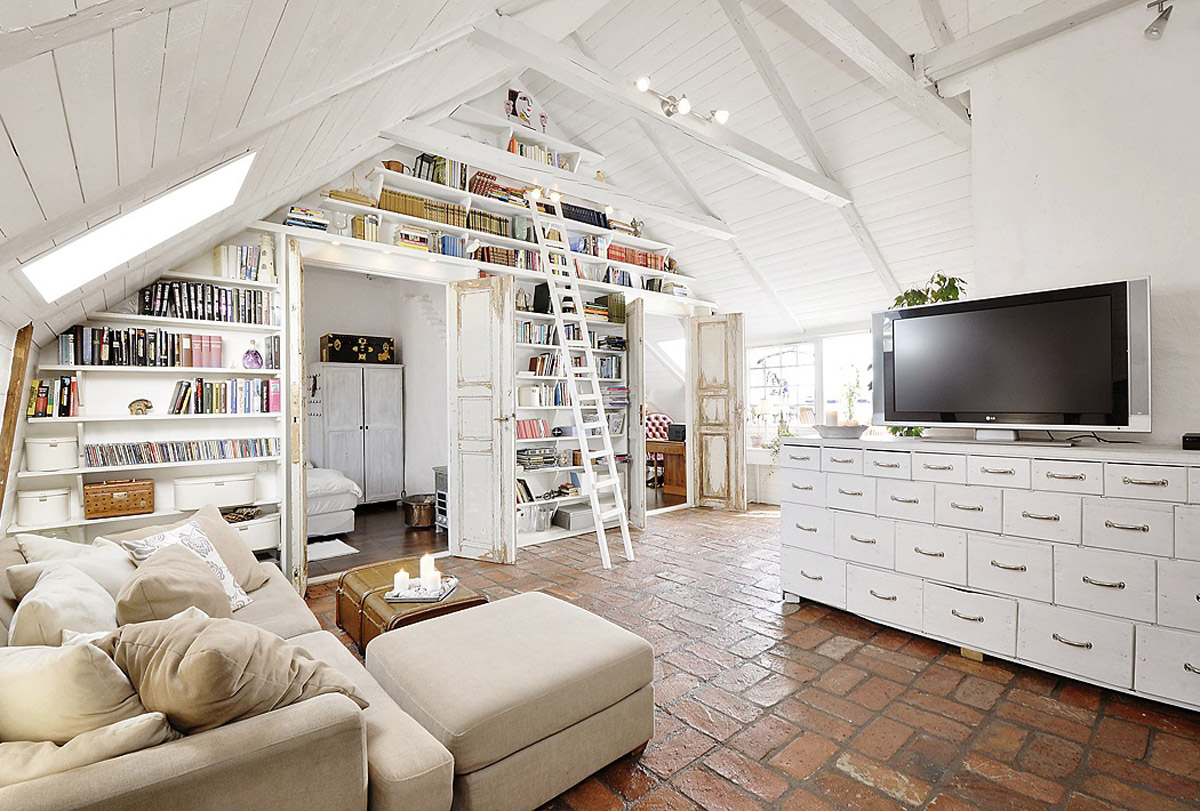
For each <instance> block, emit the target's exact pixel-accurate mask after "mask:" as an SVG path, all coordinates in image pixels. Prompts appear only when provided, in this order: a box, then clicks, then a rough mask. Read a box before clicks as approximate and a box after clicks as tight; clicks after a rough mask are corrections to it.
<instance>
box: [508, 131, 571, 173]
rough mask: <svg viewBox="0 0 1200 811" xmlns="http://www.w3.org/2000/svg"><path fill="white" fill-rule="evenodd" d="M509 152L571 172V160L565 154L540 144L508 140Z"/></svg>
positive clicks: (514, 139)
mask: <svg viewBox="0 0 1200 811" xmlns="http://www.w3.org/2000/svg"><path fill="white" fill-rule="evenodd" d="M508 151H509V152H511V153H513V154H514V155H520V156H521V157H522V158H528V159H529V160H531V161H533V162H534V163H544V164H546V165H547V166H555V167H557V168H559V169H565V170H567V171H568V172H569V171H571V159H570V156H569V155H568V154H567V153H565V152H557V151H555V150H553V149H546V148H545V147H544V146H539V145H538V144H527V143H525V142H523V141H518V140H517V139H516V138H510V139H509V140H508Z"/></svg>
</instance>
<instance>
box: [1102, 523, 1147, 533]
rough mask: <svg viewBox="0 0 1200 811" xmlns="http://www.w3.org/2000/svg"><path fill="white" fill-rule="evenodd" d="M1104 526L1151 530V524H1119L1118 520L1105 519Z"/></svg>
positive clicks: (1130, 529)
mask: <svg viewBox="0 0 1200 811" xmlns="http://www.w3.org/2000/svg"><path fill="white" fill-rule="evenodd" d="M1104 526H1106V527H1108V528H1109V529H1127V530H1129V531H1130V532H1149V531H1150V525H1149V524H1118V523H1117V522H1116V521H1105V522H1104Z"/></svg>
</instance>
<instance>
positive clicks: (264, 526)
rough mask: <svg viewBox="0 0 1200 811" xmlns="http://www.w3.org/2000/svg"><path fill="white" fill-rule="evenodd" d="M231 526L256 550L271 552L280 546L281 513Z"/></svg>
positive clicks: (247, 544)
mask: <svg viewBox="0 0 1200 811" xmlns="http://www.w3.org/2000/svg"><path fill="white" fill-rule="evenodd" d="M229 526H231V527H233V529H234V530H235V531H236V532H237V533H238V535H239V536H240V537H241V539H242V541H243V542H244V543H245V544H246V546H248V547H250V549H251V550H252V551H254V552H270V551H274V550H276V549H278V548H279V513H275V514H273V515H265V516H263V517H262V518H255V519H254V520H253V521H242V522H240V523H237V524H230V525H229Z"/></svg>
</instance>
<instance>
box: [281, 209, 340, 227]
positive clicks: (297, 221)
mask: <svg viewBox="0 0 1200 811" xmlns="http://www.w3.org/2000/svg"><path fill="white" fill-rule="evenodd" d="M283 224H284V225H298V226H300V227H301V228H312V229H313V230H316V231H328V230H329V217H328V216H327V215H326V214H325V212H324V211H320V210H318V209H315V208H300V207H298V206H292V207H291V208H290V209H289V210H288V215H287V217H286V218H285V219H284V221H283Z"/></svg>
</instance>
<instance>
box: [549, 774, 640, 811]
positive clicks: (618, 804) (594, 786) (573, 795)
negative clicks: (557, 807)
mask: <svg viewBox="0 0 1200 811" xmlns="http://www.w3.org/2000/svg"><path fill="white" fill-rule="evenodd" d="M562 798H563V800H565V801H566V803H567V805H568V806H570V808H571V809H572V811H622V809H624V808H625V803H624V802H623V801H622V800H621V799H620V798H619V797H618V796H617V795H616V794H614V793H613V792H612V790H611V789H609V788H608V786H606V785H604V784H603V783H601V782H600V781H599V780H597V779H596V778H594V777H589V778H588V779H587V780H584V781H583V782H582V783H580V784H579V785H577V786H575V787H574V788H572V789H570V790H569V791H567V793H566V794H564V795H563V797H562Z"/></svg>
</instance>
